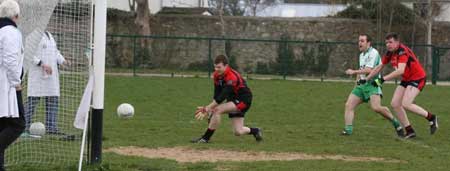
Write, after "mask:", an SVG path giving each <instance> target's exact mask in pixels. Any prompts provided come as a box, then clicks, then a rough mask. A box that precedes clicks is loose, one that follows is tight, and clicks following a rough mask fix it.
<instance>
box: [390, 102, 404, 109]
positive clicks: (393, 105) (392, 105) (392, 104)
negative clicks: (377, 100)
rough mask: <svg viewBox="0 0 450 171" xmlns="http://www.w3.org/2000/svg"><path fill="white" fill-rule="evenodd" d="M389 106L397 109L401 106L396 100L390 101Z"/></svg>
mask: <svg viewBox="0 0 450 171" xmlns="http://www.w3.org/2000/svg"><path fill="white" fill-rule="evenodd" d="M391 107H392V108H394V109H398V108H401V107H402V105H401V104H400V103H398V102H391Z"/></svg>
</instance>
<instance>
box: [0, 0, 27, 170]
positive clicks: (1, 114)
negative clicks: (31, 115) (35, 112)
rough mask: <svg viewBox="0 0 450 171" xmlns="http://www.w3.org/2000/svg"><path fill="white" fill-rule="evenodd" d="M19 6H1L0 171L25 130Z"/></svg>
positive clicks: (10, 0) (6, 3) (7, 3)
mask: <svg viewBox="0 0 450 171" xmlns="http://www.w3.org/2000/svg"><path fill="white" fill-rule="evenodd" d="M19 13H20V8H19V4H18V3H17V2H16V1H14V0H5V1H3V2H2V3H1V4H0V171H4V157H5V150H6V148H8V146H9V145H10V144H12V143H13V142H14V141H15V140H16V139H17V138H18V137H19V136H20V134H21V133H22V132H23V130H24V128H25V122H24V116H23V114H24V113H23V104H22V95H21V94H22V93H21V90H22V87H21V85H20V83H21V75H22V72H23V69H22V67H23V45H22V34H21V33H20V31H19V30H18V29H17V25H16V23H17V21H18V20H19Z"/></svg>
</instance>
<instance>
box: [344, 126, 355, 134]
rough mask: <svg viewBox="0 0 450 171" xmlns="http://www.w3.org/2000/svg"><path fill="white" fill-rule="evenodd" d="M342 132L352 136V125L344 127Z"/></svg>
mask: <svg viewBox="0 0 450 171" xmlns="http://www.w3.org/2000/svg"><path fill="white" fill-rule="evenodd" d="M344 130H345V132H347V134H352V133H353V125H345V127H344Z"/></svg>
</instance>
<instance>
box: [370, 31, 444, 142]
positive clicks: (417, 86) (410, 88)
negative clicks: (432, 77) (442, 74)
mask: <svg viewBox="0 0 450 171" xmlns="http://www.w3.org/2000/svg"><path fill="white" fill-rule="evenodd" d="M385 43H386V48H387V50H388V52H387V53H386V54H385V55H384V56H383V58H382V65H379V66H378V67H376V68H375V69H374V70H372V72H371V73H370V74H369V76H367V80H370V79H371V78H372V77H373V76H375V75H376V74H378V73H379V72H380V71H381V70H382V69H383V68H384V67H385V66H386V65H387V64H388V63H390V64H391V66H392V67H393V68H394V69H395V71H393V72H391V73H390V74H388V75H386V76H384V77H382V78H379V79H376V80H374V81H373V84H374V85H376V86H381V84H383V82H384V81H385V80H391V79H394V78H397V77H400V76H401V77H402V80H401V82H400V85H399V86H397V88H396V89H395V92H394V96H393V97H392V101H391V105H392V108H394V110H395V112H396V113H397V115H398V119H399V120H400V122H401V123H402V125H403V126H404V128H405V130H406V135H405V138H413V137H415V136H416V133H415V132H414V129H413V128H412V126H411V124H410V122H409V120H408V117H407V116H406V112H405V109H406V110H408V111H411V112H414V113H416V114H418V115H420V116H423V117H424V118H426V119H427V120H428V121H429V124H430V133H431V134H434V133H435V132H436V130H437V128H438V123H437V116H436V115H433V114H431V113H430V112H429V111H427V110H425V109H423V108H422V107H420V106H418V105H416V104H414V99H415V98H416V97H417V95H419V93H420V92H421V91H422V90H423V88H424V86H425V83H426V73H425V70H424V69H423V67H422V65H421V64H420V62H419V60H418V59H417V57H416V55H415V54H414V53H413V52H412V51H411V49H409V48H408V47H407V46H405V45H403V44H402V43H400V40H399V38H398V35H397V34H396V33H389V34H388V35H387V36H386V41H385Z"/></svg>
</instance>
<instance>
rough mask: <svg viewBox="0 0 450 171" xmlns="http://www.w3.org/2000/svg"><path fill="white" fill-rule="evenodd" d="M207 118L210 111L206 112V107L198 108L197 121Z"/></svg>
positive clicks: (196, 112)
mask: <svg viewBox="0 0 450 171" xmlns="http://www.w3.org/2000/svg"><path fill="white" fill-rule="evenodd" d="M207 116H208V111H206V107H203V106H199V107H197V110H196V111H195V119H197V120H203V119H204V118H205V117H207Z"/></svg>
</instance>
